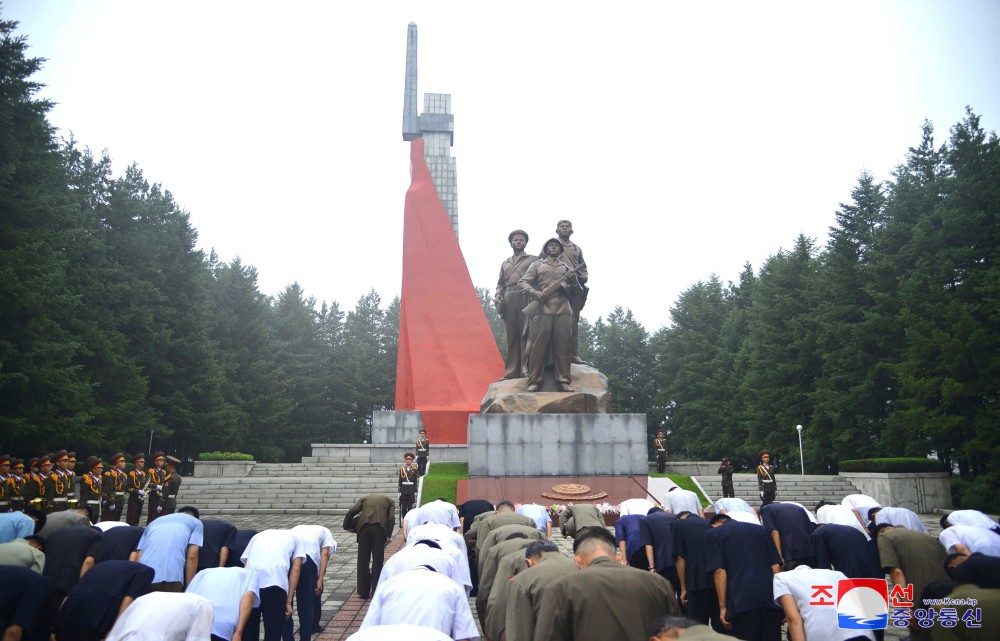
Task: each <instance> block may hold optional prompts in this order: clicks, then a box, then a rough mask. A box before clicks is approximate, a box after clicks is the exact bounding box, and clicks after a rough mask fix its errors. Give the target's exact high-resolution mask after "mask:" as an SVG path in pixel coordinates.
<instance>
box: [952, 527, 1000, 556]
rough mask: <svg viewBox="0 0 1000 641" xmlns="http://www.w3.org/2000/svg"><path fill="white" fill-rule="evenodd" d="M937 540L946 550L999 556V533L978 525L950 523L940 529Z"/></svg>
mask: <svg viewBox="0 0 1000 641" xmlns="http://www.w3.org/2000/svg"><path fill="white" fill-rule="evenodd" d="M938 540H939V541H940V542H941V545H942V546H943V547H944V548H945V550H947V551H948V552H961V553H963V554H972V553H973V552H979V553H981V554H987V555H989V556H1000V535H998V534H997V533H996V532H994V531H992V530H987V529H985V528H981V527H979V526H978V525H952V526H951V527H947V528H945V529H944V530H942V531H941V534H939V535H938Z"/></svg>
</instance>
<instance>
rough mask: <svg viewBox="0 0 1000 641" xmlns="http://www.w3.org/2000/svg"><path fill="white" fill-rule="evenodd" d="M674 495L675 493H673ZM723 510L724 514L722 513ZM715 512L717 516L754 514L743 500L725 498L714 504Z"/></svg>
mask: <svg viewBox="0 0 1000 641" xmlns="http://www.w3.org/2000/svg"><path fill="white" fill-rule="evenodd" d="M674 494H676V491H675V492H674ZM723 510H725V512H723ZM715 511H716V512H718V513H719V514H732V513H733V512H749V513H750V514H754V513H755V512H754V509H753V508H752V507H750V504H749V503H747V502H746V501H744V500H743V499H738V498H733V497H725V498H721V499H719V500H718V501H716V502H715Z"/></svg>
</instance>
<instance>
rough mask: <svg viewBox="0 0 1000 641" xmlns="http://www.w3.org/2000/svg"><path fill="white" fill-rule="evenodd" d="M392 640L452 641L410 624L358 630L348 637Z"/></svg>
mask: <svg viewBox="0 0 1000 641" xmlns="http://www.w3.org/2000/svg"><path fill="white" fill-rule="evenodd" d="M390 639H400V640H401V639H406V641H451V637H450V636H448V635H447V634H442V633H441V632H438V631H437V630H435V629H434V628H428V627H427V626H423V625H413V624H410V623H390V624H388V625H373V626H372V627H370V628H364V629H363V630H358V631H357V632H355V633H354V634H352V635H351V636H349V637H347V641H387V640H390Z"/></svg>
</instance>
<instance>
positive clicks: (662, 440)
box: [653, 430, 667, 474]
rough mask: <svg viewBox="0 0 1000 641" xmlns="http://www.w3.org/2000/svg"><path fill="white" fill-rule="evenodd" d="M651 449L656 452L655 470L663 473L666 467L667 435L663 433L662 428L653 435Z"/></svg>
mask: <svg viewBox="0 0 1000 641" xmlns="http://www.w3.org/2000/svg"><path fill="white" fill-rule="evenodd" d="M653 451H655V452H656V471H657V472H659V473H660V474H663V472H664V471H666V469H667V437H666V436H664V435H663V430H660V431H658V432H657V433H656V436H654V437H653Z"/></svg>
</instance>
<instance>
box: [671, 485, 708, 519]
mask: <svg viewBox="0 0 1000 641" xmlns="http://www.w3.org/2000/svg"><path fill="white" fill-rule="evenodd" d="M663 506H664V508H666V509H667V510H668V511H669V512H673V513H674V514H680V513H681V512H691V513H692V514H700V513H701V511H702V509H701V501H700V500H699V499H698V495H697V494H695V493H694V492H692V491H691V490H685V489H683V488H680V487H672V488H670V490H668V491H667V495H666V497H665V500H664V502H663Z"/></svg>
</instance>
